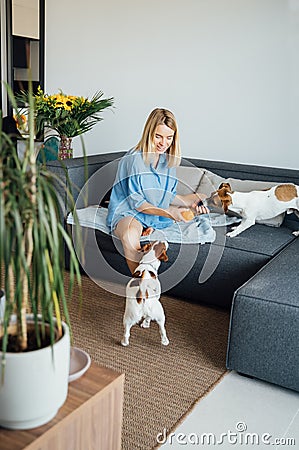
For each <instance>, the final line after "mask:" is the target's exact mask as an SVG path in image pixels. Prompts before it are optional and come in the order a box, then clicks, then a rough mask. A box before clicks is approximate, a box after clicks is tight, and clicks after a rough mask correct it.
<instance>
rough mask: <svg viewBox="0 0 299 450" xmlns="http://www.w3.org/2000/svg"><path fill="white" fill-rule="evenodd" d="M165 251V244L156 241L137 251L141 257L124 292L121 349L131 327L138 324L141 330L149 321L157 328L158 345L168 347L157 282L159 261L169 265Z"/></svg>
mask: <svg viewBox="0 0 299 450" xmlns="http://www.w3.org/2000/svg"><path fill="white" fill-rule="evenodd" d="M167 249H168V243H167V242H166V241H155V242H153V243H150V244H146V245H144V246H143V247H142V249H141V250H140V251H141V252H142V253H143V256H142V258H141V260H140V263H139V265H138V267H137V268H136V270H135V272H134V274H133V278H132V279H131V280H130V281H129V283H128V284H127V288H126V308H125V313H124V317H123V324H124V336H123V339H122V341H121V343H122V345H124V346H127V345H129V338H130V330H131V328H132V326H133V325H136V324H137V323H139V322H141V323H140V326H141V327H143V328H149V326H150V322H151V320H154V321H156V322H157V324H158V325H159V330H160V335H161V343H162V344H163V345H168V344H169V340H168V338H167V335H166V330H165V314H164V310H163V306H162V305H161V303H160V295H161V284H160V281H159V279H158V269H159V267H160V264H161V261H168V257H167V255H166V251H167Z"/></svg>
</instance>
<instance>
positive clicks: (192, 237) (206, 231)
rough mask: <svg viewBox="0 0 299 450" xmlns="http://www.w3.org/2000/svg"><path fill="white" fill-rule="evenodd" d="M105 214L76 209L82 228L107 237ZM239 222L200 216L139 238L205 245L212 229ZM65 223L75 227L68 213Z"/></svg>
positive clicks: (213, 234)
mask: <svg viewBox="0 0 299 450" xmlns="http://www.w3.org/2000/svg"><path fill="white" fill-rule="evenodd" d="M107 213H108V210H107V209H106V208H101V207H98V206H88V207H86V208H82V209H77V217H78V221H79V224H80V225H81V226H82V227H87V228H93V229H96V230H100V231H102V232H103V233H106V234H108V235H109V234H110V231H109V228H108V227H107V225H106V217H107ZM239 220H240V219H237V218H236V217H227V216H225V215H224V214H202V215H199V216H196V217H195V218H194V219H193V220H191V221H190V222H176V223H173V225H171V226H170V227H167V228H164V229H163V230H154V232H153V233H152V234H151V235H150V236H143V237H141V241H148V240H151V241H154V240H166V241H168V242H172V243H174V244H182V243H184V244H205V243H208V242H214V240H215V238H216V232H215V230H214V229H213V227H217V226H226V225H230V224H231V223H235V222H237V221H239ZM67 223H68V224H70V225H75V220H74V217H73V214H72V213H69V215H68V217H67Z"/></svg>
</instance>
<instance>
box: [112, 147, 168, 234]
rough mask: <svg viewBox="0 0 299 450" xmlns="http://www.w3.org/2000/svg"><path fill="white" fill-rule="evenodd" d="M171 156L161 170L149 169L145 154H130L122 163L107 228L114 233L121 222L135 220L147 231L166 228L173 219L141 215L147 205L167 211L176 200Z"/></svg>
mask: <svg viewBox="0 0 299 450" xmlns="http://www.w3.org/2000/svg"><path fill="white" fill-rule="evenodd" d="M167 162H168V161H167V156H166V155H165V154H162V155H160V157H159V161H158V164H157V167H156V168H155V167H153V165H152V164H150V165H149V166H147V165H146V164H145V162H144V161H143V156H142V152H141V151H136V150H129V151H128V152H127V153H126V154H125V155H124V156H123V157H122V158H121V160H120V161H119V165H118V170H117V174H116V178H115V182H114V185H113V188H112V192H111V196H110V201H109V207H108V216H107V225H108V227H109V228H110V230H111V231H113V230H114V229H115V227H116V225H117V223H118V222H119V220H120V219H122V218H124V217H127V216H133V217H135V218H136V219H137V220H138V221H139V222H140V223H141V224H142V226H143V227H145V228H148V227H153V228H155V229H162V228H166V227H168V226H169V225H171V224H172V223H173V220H172V219H169V218H167V217H162V216H155V215H151V214H144V213H142V212H139V211H137V208H139V207H140V206H141V205H142V204H143V203H144V202H148V203H150V204H152V205H154V206H156V207H158V208H162V209H166V208H168V207H169V205H170V203H171V201H172V200H173V198H174V197H175V196H176V186H177V178H176V169H175V167H168V165H167Z"/></svg>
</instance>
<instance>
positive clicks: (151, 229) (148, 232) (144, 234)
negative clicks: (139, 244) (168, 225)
mask: <svg viewBox="0 0 299 450" xmlns="http://www.w3.org/2000/svg"><path fill="white" fill-rule="evenodd" d="M153 231H154V229H153V228H152V227H148V228H144V229H143V231H142V235H141V236H149V235H150V234H152V232H153Z"/></svg>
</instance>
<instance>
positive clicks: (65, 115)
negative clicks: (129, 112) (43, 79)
mask: <svg viewBox="0 0 299 450" xmlns="http://www.w3.org/2000/svg"><path fill="white" fill-rule="evenodd" d="M102 97H103V92H102V91H99V92H97V93H96V94H95V95H94V96H93V97H92V98H90V99H88V98H86V97H78V96H75V95H66V94H65V93H63V92H62V91H60V92H59V93H57V94H53V95H48V94H45V93H44V92H43V90H42V89H41V88H40V87H39V88H38V90H37V93H36V94H35V95H34V101H35V114H36V128H37V131H38V132H39V131H40V130H42V128H43V126H44V125H46V126H47V127H48V128H50V129H52V130H55V131H56V132H57V133H58V134H59V135H60V136H66V137H68V138H73V137H75V136H79V135H80V134H83V133H86V132H87V131H89V130H91V129H92V128H93V126H94V125H95V124H96V123H97V122H99V121H100V120H102V117H101V116H100V113H101V112H102V111H103V110H104V109H105V108H108V107H109V106H112V105H113V98H107V99H105V98H102Z"/></svg>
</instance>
